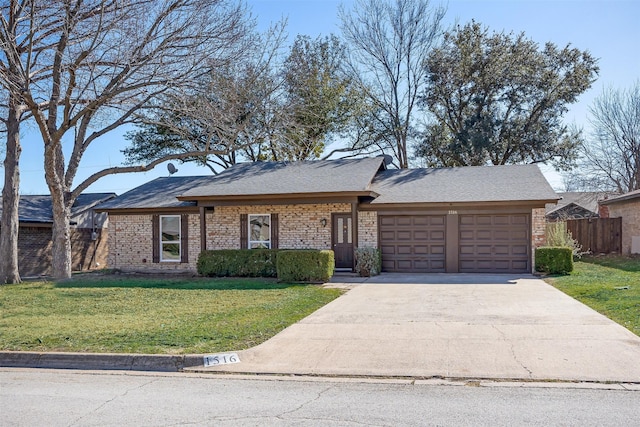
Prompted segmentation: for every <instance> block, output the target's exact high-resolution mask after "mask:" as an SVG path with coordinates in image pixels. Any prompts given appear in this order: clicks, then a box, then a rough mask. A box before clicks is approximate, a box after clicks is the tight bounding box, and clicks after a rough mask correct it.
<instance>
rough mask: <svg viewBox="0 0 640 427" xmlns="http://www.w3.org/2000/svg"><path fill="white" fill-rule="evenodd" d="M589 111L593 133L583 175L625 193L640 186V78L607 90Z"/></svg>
mask: <svg viewBox="0 0 640 427" xmlns="http://www.w3.org/2000/svg"><path fill="white" fill-rule="evenodd" d="M589 113H590V119H589V122H590V123H591V127H592V133H591V137H590V138H589V140H588V141H587V143H586V144H585V146H584V150H583V154H584V158H583V161H582V164H581V168H580V174H581V175H583V176H585V177H589V179H590V180H593V179H594V178H595V179H596V181H598V182H600V183H603V182H604V183H606V184H605V186H606V187H608V188H614V189H615V190H617V191H618V192H621V193H625V192H628V191H634V190H638V189H640V81H637V82H636V83H635V84H634V85H633V86H632V87H630V88H629V89H626V90H614V89H613V88H609V89H605V90H604V91H603V92H602V94H601V95H600V96H599V97H598V98H596V100H595V101H594V103H593V105H592V106H591V107H590V108H589ZM600 186H602V185H600Z"/></svg>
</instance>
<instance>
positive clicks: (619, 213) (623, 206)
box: [607, 199, 640, 255]
mask: <svg viewBox="0 0 640 427" xmlns="http://www.w3.org/2000/svg"><path fill="white" fill-rule="evenodd" d="M607 206H609V217H610V218H619V217H622V253H623V254H625V255H629V254H630V253H631V237H632V236H640V199H631V200H625V201H622V202H617V203H612V204H610V205H607Z"/></svg>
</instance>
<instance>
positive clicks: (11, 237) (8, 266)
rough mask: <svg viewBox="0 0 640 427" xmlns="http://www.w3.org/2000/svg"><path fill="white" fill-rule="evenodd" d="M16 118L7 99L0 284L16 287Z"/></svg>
mask: <svg viewBox="0 0 640 427" xmlns="http://www.w3.org/2000/svg"><path fill="white" fill-rule="evenodd" d="M20 116H21V112H20V109H19V107H18V106H17V105H16V100H15V99H14V98H13V97H12V96H10V99H9V111H8V115H7V152H6V156H5V159H4V187H3V188H2V229H1V231H0V254H1V255H0V283H2V284H4V283H20V272H19V271H18V226H19V220H20V219H19V217H18V203H19V201H20V168H19V165H18V163H19V162H20V153H21V152H22V148H21V147H20Z"/></svg>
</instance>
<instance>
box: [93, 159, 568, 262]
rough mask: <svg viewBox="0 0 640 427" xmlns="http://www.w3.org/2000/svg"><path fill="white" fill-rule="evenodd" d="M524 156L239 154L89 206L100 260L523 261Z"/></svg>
mask: <svg viewBox="0 0 640 427" xmlns="http://www.w3.org/2000/svg"><path fill="white" fill-rule="evenodd" d="M557 199H558V197H557V196H556V194H555V192H554V191H553V190H552V189H551V187H550V186H549V183H548V182H547V181H546V179H545V178H544V176H543V175H542V173H541V172H540V170H539V169H538V167H537V166H535V165H512V166H491V167H463V168H450V169H409V170H387V169H386V167H385V164H384V161H383V158H382V157H376V158H364V159H342V160H323V161H311V162H294V163H281V162H258V163H242V164H238V165H235V166H233V167H232V168H230V169H228V170H225V171H224V172H222V173H220V174H219V175H217V176H206V177H168V178H158V179H155V180H154V181H151V182H149V183H147V184H144V185H142V186H140V187H137V188H135V189H133V190H131V191H129V192H127V193H125V194H123V195H121V196H119V197H117V198H115V199H114V200H111V201H109V202H107V203H105V204H104V205H101V206H100V208H99V210H101V211H104V212H108V213H109V267H111V268H119V269H123V270H134V271H135V270H138V271H140V270H143V271H158V270H164V271H177V270H186V271H194V270H195V269H196V261H197V257H198V254H199V253H200V251H202V250H205V249H241V248H292V249H295V248H300V249H302V248H312V249H333V250H334V252H335V259H336V268H347V269H351V268H353V265H354V249H355V248H358V247H375V248H379V249H380V251H381V253H382V265H383V271H390V272H509V273H514V272H517V273H526V272H531V271H532V269H533V267H532V266H533V248H534V247H535V246H540V245H542V244H543V243H544V225H545V219H544V213H545V211H544V206H545V204H546V203H552V202H555V201H556V200H557Z"/></svg>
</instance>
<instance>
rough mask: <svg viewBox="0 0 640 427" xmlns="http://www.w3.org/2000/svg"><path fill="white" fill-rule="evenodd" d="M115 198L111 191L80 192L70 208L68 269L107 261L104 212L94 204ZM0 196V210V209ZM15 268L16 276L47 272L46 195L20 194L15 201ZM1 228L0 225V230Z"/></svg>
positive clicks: (49, 215)
mask: <svg viewBox="0 0 640 427" xmlns="http://www.w3.org/2000/svg"><path fill="white" fill-rule="evenodd" d="M114 197H116V195H115V193H84V194H81V195H80V196H79V197H78V198H77V199H76V201H75V203H74V204H73V206H72V207H71V224H70V225H71V269H72V270H73V271H82V270H90V269H95V268H103V267H105V266H106V264H107V250H108V248H107V236H106V231H107V229H106V223H107V214H105V213H96V212H95V207H96V206H97V205H99V204H100V203H102V202H105V201H107V200H110V199H113V198H114ZM1 200H2V198H0V212H1V210H2V203H1ZM18 220H19V223H18V269H19V271H20V276H22V277H33V276H41V275H49V274H51V246H52V241H51V227H52V225H53V207H52V204H51V196H50V195H22V196H20V201H19V204H18ZM1 232H2V229H1V227H0V233H1Z"/></svg>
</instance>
